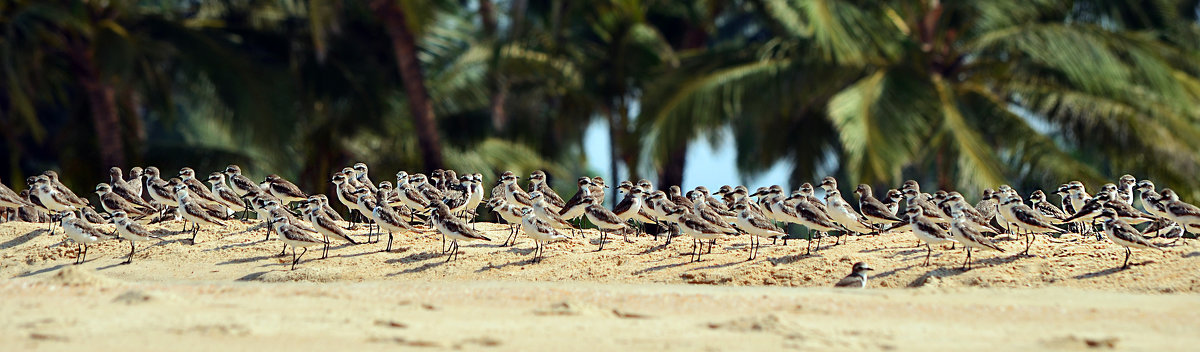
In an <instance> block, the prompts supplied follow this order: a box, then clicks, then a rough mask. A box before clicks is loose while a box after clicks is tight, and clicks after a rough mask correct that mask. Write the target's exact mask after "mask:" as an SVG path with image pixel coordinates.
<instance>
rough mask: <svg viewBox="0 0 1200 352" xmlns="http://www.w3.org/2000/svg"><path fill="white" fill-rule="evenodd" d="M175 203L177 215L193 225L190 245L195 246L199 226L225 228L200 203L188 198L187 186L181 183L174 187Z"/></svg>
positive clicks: (223, 224)
mask: <svg viewBox="0 0 1200 352" xmlns="http://www.w3.org/2000/svg"><path fill="white" fill-rule="evenodd" d="M175 201H176V202H177V203H179V214H180V215H182V216H183V218H184V220H187V221H190V222H192V224H193V225H194V226H193V227H192V244H196V234H197V233H198V232H200V225H201V224H203V225H210V226H215V227H222V228H223V227H225V223H224V222H222V221H221V220H219V219H217V218H216V217H214V216H213V215H212V214H210V213H209V212H208V210H206V209H205V208H204V207H202V206H201V205H200V203H198V202H196V201H194V200H192V199H191V197H189V196H188V186H187V185H185V184H183V183H182V182H181V183H179V184H177V185H175ZM185 231H186V229H185Z"/></svg>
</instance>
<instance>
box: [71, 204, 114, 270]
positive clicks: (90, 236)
mask: <svg viewBox="0 0 1200 352" xmlns="http://www.w3.org/2000/svg"><path fill="white" fill-rule="evenodd" d="M59 223H60V225H61V226H62V228H63V232H66V234H67V238H70V239H71V240H72V241H75V243H76V244H78V246H79V247H78V248H79V257H78V258H76V259H75V265H79V264H83V262H85V261H87V250H88V245H90V244H93V243H96V242H100V241H103V240H107V239H111V238H113V236H112V235H110V234H109V232H108V231H104V230H101V229H100V228H99V227H96V226H95V225H92V224H89V223H87V222H85V221H83V220H82V219H79V218H77V217H76V215H75V212H73V211H64V212H61V213H59Z"/></svg>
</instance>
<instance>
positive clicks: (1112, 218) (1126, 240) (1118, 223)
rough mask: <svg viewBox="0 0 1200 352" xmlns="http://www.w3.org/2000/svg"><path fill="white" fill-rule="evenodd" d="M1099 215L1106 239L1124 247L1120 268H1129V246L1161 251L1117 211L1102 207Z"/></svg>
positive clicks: (1130, 252)
mask: <svg viewBox="0 0 1200 352" xmlns="http://www.w3.org/2000/svg"><path fill="white" fill-rule="evenodd" d="M1100 217H1101V218H1102V219H1104V232H1105V234H1107V235H1108V239H1109V240H1112V241H1113V243H1116V244H1119V245H1121V246H1122V247H1125V261H1124V262H1123V263H1122V264H1121V269H1127V268H1129V256H1130V254H1132V250H1130V248H1138V249H1156V250H1158V251H1160V252H1163V249H1162V248H1158V246H1156V245H1154V243H1150V241H1149V240H1147V239H1146V238H1145V237H1142V233H1141V232H1138V230H1137V229H1135V228H1133V226H1132V225H1129V224H1128V223H1126V222H1125V221H1122V220H1121V219H1120V218H1118V217H1117V213H1116V212H1114V211H1113V210H1112V209H1107V208H1106V209H1104V210H1103V211H1101V213H1100Z"/></svg>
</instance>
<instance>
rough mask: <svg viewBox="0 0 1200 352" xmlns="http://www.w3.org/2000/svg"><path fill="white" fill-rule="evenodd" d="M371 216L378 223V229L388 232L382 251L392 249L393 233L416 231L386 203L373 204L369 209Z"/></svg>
mask: <svg viewBox="0 0 1200 352" xmlns="http://www.w3.org/2000/svg"><path fill="white" fill-rule="evenodd" d="M371 218H373V219H375V222H376V223H378V224H379V228H380V229H383V230H387V232H388V243H387V248H386V249H384V250H383V251H384V252H391V251H392V237H393V236H394V235H393V233H395V232H402V233H403V232H416V231H417V229H416V228H414V227H413V226H412V225H409V224H408V222H406V221H404V219H402V218H400V214H397V213H396V211H395V210H392V207H391V206H389V205H387V204H377V205H375V209H372V210H371Z"/></svg>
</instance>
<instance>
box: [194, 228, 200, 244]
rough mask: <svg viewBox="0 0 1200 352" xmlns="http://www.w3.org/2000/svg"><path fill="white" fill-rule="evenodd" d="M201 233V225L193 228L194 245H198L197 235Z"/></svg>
mask: <svg viewBox="0 0 1200 352" xmlns="http://www.w3.org/2000/svg"><path fill="white" fill-rule="evenodd" d="M199 232H200V224H196V226H193V227H192V244H193V245H195V244H196V234H197V233H199Z"/></svg>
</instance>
